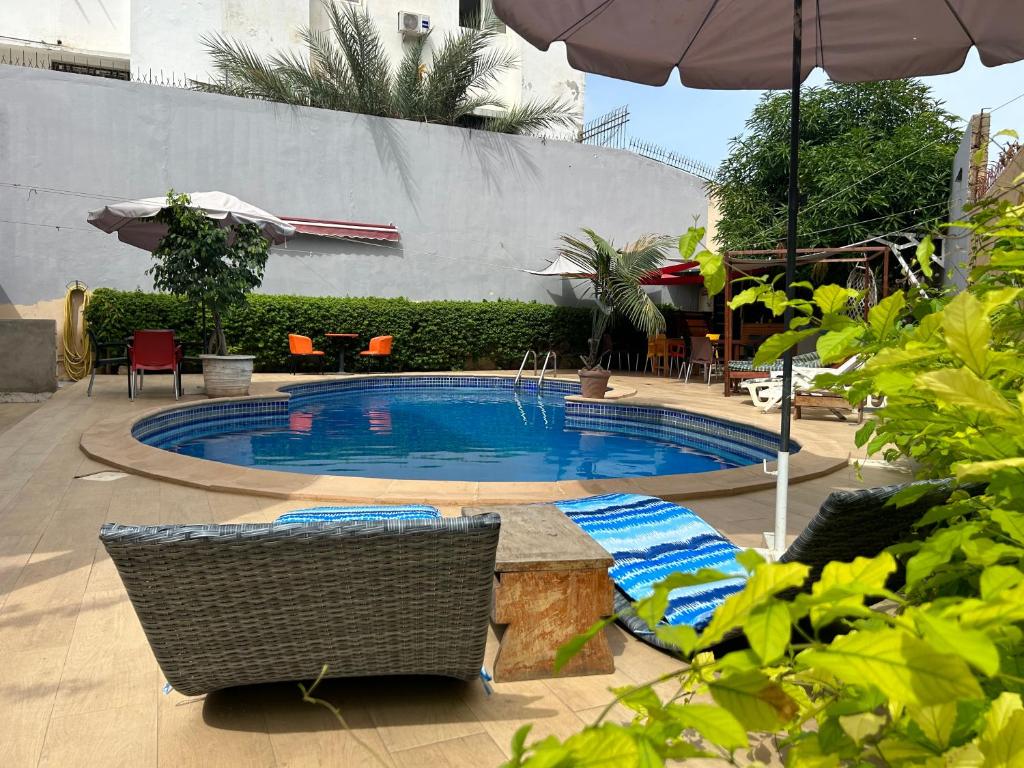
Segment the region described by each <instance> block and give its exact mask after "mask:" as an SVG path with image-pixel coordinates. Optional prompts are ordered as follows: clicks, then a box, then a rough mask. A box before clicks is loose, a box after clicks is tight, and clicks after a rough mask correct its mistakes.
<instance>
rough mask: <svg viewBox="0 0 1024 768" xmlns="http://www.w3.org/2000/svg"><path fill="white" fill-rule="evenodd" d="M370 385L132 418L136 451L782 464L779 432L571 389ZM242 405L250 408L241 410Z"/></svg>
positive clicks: (452, 463) (329, 462) (313, 387)
mask: <svg viewBox="0 0 1024 768" xmlns="http://www.w3.org/2000/svg"><path fill="white" fill-rule="evenodd" d="M511 384H512V381H511V379H507V378H499V377H469V376H467V377H454V376H450V377H423V376H417V377H398V376H396V377H372V378H367V379H348V380H337V379H333V380H329V381H326V382H323V383H316V384H302V385H295V386H291V387H284V388H282V391H283V392H286V393H287V394H288V395H290V398H288V399H284V398H282V399H281V400H278V401H273V400H272V401H269V402H268V401H261V402H244V401H243V402H237V403H231V404H226V405H222V406H217V405H215V404H213V403H210V404H203V405H198V406H194V407H192V408H185V409H177V410H176V411H172V412H169V413H164V414H160V415H158V416H156V417H153V418H151V419H144V420H142V421H140V422H138V423H137V424H136V425H135V428H134V429H133V434H134V435H135V437H136V438H137V439H139V440H141V441H142V442H144V443H146V444H148V445H152V446H155V447H158V448H162V449H164V450H168V451H172V452H175V453H178V454H183V455H186V456H191V457H195V458H201V459H208V460H212V461H218V462H222V463H226V464H234V465H239V466H245V467H255V468H259V469H274V470H282V471H287V472H299V473H305V474H315V475H337V476H357V477H371V478H391V479H402V480H462V481H481V482H488V481H490V482H495V481H497V482H501V481H518V482H529V481H534V482H554V481H557V480H568V479H578V480H590V479H604V478H617V477H649V476H655V475H677V474H688V473H693V472H707V471H711V470H717V469H728V468H732V467H738V466H744V465H748V464H754V463H760V462H761V460H762V459H765V458H772V457H773V456H774V449H773V446H774V445H775V442H774V441H775V438H774V436H773V435H772V434H771V433H769V432H765V431H764V430H758V429H755V428H751V427H743V426H740V425H737V424H733V423H731V422H727V421H722V420H717V419H711V418H708V417H706V416H698V415H696V414H689V413H687V412H685V411H678V410H673V409H662V408H645V407H635V406H622V405H618V404H600V403H591V402H571V401H570V402H567V401H566V400H565V396H566V394H574V393H577V392H578V391H579V385H578V384H574V383H570V382H561V381H558V382H553V383H546V384H545V390H546V391H545V392H543V394H538V392H537V391H536V388H535V387H534V386H533V384H532V383H530V384H527V385H526V386H524V387H523V388H522V389H519V390H514V389H513V388H512V386H511ZM246 406H248V407H246Z"/></svg>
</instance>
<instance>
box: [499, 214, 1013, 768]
mask: <svg viewBox="0 0 1024 768" xmlns="http://www.w3.org/2000/svg"><path fill="white" fill-rule="evenodd" d="M958 225H959V226H963V227H965V228H967V229H968V230H969V231H970V232H971V233H972V235H973V237H974V238H975V241H976V242H978V243H981V244H983V246H984V247H985V249H986V250H985V253H984V254H983V258H979V259H978V263H977V264H976V265H975V268H974V269H973V271H972V282H971V284H970V285H969V286H968V289H967V290H966V291H965V292H963V293H960V294H959V295H956V296H953V297H942V298H940V299H938V300H935V299H928V300H925V299H923V298H922V297H921V296H920V295H917V294H915V293H910V294H904V293H897V294H894V295H893V296H891V297H889V298H887V299H886V300H885V301H883V302H881V303H879V304H878V305H877V306H876V307H874V308H872V310H871V312H870V313H869V316H868V318H867V319H864V318H862V317H859V316H857V317H851V316H849V315H847V314H846V312H847V299H848V298H849V293H848V291H847V289H846V288H843V287H841V286H821V287H819V288H817V289H814V290H813V292H811V290H810V288H809V287H808V286H803V287H802V288H801V290H803V291H807V292H808V294H809V295H808V296H806V297H803V298H798V299H796V300H795V302H796V303H795V304H794V305H793V308H794V310H796V316H797V319H798V320H799V321H801V322H799V328H800V330H801V332H802V331H804V330H811V331H813V332H820V334H821V335H820V336H819V338H818V348H819V350H822V351H823V356H824V352H825V351H827V352H828V357H830V358H831V359H841V358H844V357H848V356H851V355H857V356H860V357H862V358H863V359H864V364H863V365H862V366H861V367H860V368H859V369H854V370H852V371H849V372H847V373H845V374H843V375H841V376H834V375H822V376H819V377H818V379H817V381H816V384H817V385H818V386H829V387H831V388H832V389H834V390H835V391H836V392H839V393H843V394H845V396H846V397H847V399H848V400H849V401H850V402H851V403H857V402H859V401H860V400H861V399H862V398H863V397H864V396H865V395H867V394H870V393H880V394H885V395H886V396H887V398H888V405H887V407H885V408H883V409H880V410H878V411H877V412H876V414H875V418H874V420H871V421H868V422H867V423H866V424H865V425H864V426H862V427H861V428H860V429H859V430H858V432H857V436H856V441H857V444H858V445H861V446H867V448H868V450H869V451H870V452H872V453H875V452H881V453H882V454H883V455H884V456H885V457H887V458H889V459H895V458H897V457H899V456H908V457H910V458H912V459H913V460H914V461H915V462H916V464H917V466H918V467H919V470H918V472H919V475H920V477H922V478H945V477H954V478H956V479H958V480H959V481H961V482H963V483H967V482H970V483H972V484H973V485H971V486H963V487H959V488H956V489H955V490H954V491H953V493H952V495H951V496H950V497H949V499H948V501H946V502H945V503H943V504H941V505H939V506H936V507H933V508H932V509H930V510H929V511H928V512H927V513H925V515H924V516H923V517H922V518H921V520H920V521H919V522H918V524H917V531H916V532H915V533H914V535H912V536H910V537H909V538H908V539H907V540H905V541H901V542H894V543H893V546H892V547H890V548H889V550H888V551H885V552H882V553H881V554H879V555H878V556H876V557H871V558H857V559H856V560H854V561H853V562H852V563H839V562H833V563H829V564H828V565H826V566H825V568H824V569H823V571H822V573H821V576H820V577H819V578H818V579H817V580H816V581H815V582H814V583H813V584H810V585H806V584H803V581H804V579H805V578H806V575H807V571H806V568H805V567H804V566H801V565H798V564H795V563H786V564H782V563H765V562H763V561H762V560H761V558H760V557H758V556H756V555H755V554H754V553H745V554H743V555H742V556H741V557H740V558H739V559H740V561H741V564H742V565H743V566H744V567H745V568H747V570H748V571H749V572H750V577H749V579H748V581H747V584H746V586H745V588H744V589H743V590H742V591H741V592H738V593H736V594H734V595H732V596H730V597H729V598H728V599H727V600H726V601H725V603H723V604H722V605H721V606H720V607H719V609H718V610H717V611H716V612H715V615H714V617H713V619H712V621H711V622H710V623H709V624H708V625H707V627H706V628H705V629H704V630H703V631H702V632H701V633H699V634H698V633H696V632H694V630H692V629H691V628H688V627H656V631H657V633H658V637H659V638H661V639H662V640H664V641H666V642H675V641H678V642H676V646H677V647H678V649H679V652H680V655H682V656H684V657H686V658H687V659H688V660H689V662H690V663H689V666H688V667H686V668H685V669H683V670H682V671H680V672H675V673H671V674H668V675H663V676H661V677H659V678H657V679H656V680H652V681H650V682H648V683H646V684H644V685H639V686H633V687H629V688H624V689H619V690H616V691H615V696H616V700H617V701H619V702H621V703H622V704H624V705H625V706H627V707H630V708H631V709H633V710H634V711H635V712H636V716H635V717H634V719H633V720H632V721H631V722H629V723H626V724H622V725H618V724H613V723H610V722H606V720H605V717H606V716H607V714H608V713H609V712H610V711H611V706H609V707H608V708H607V709H606V710H605V711H604V712H603V713H602V715H601V716H600V717H598V718H597V720H596V722H595V723H594V724H593V725H590V726H588V727H587V728H585V729H584V731H583V732H582V733H581V734H577V735H576V736H572V737H570V738H569V739H567V740H565V741H559V740H558V739H556V738H554V737H549V738H547V739H545V740H543V741H540V742H537V743H535V744H527V743H526V734H525V732H522V738H521V739H520V741H518V742H517V745H516V749H515V751H514V752H513V756H512V759H511V760H510V761H509V762H508V763H507V765H508V766H513V767H516V766H530V767H531V768H539V767H540V766H557V767H558V768H568V766H597V765H605V764H607V762H603V760H604V758H605V757H606V756H607V755H612V754H614V756H615V757H616V758H617V762H616V763H615V764H616V765H617V766H623V768H628V767H629V766H644V767H645V768H646V767H647V766H658V765H663V764H665V762H666V761H668V760H670V759H679V758H685V757H694V756H698V755H710V756H713V757H717V758H720V759H723V760H727V761H729V762H732V763H739V762H741V761H743V760H744V759H748V760H749V759H753V755H752V754H748V755H744V754H743V750H746V749H748V744H751V743H755V742H759V743H762V744H763V743H764V742H765V740H767V741H768V742H769V745H770V747H771V748H773V749H774V750H777V751H778V752H780V753H781V755H782V759H783V760H784V762H785V764H786V765H787V766H839V765H844V766H862V765H900V766H904V765H921V766H934V767H936V768H938V767H939V766H954V765H956V766H959V765H979V766H980V765H986V766H1017V765H1022V764H1024V736H1022V734H1024V705H1022V701H1021V693H1022V692H1024V394H1022V389H1024V204H1017V205H1013V204H1011V203H1008V202H1006V201H1001V202H986V203H984V204H981V205H979V206H977V207H976V208H975V209H974V210H972V211H971V212H970V219H969V221H967V222H962V223H958ZM925 251H927V248H926V249H925ZM714 268H715V267H714V265H712V266H711V267H710V269H714ZM754 287H755V288H756V289H757V290H756V291H755V292H754V293H753V294H749V295H748V297H747V299H745V300H751V301H759V302H761V303H765V304H768V303H773V305H774V303H775V302H777V301H778V299H777V297H775V295H774V288H773V286H772V285H771V284H770V283H768V281H766V280H762V281H755V286H754ZM737 298H739V297H737ZM783 301H785V300H784V299H783ZM773 311H774V308H773ZM792 333H793V331H792V328H791V329H790V330H789V331H787V332H786V333H783V334H780V335H779V336H777V337H775V339H776V340H775V341H774V342H773V343H772V344H771V345H770V348H771V355H769V356H776V355H780V354H782V353H783V352H784V351H785V349H786V348H788V347H789V346H790V345H791V344H792V343H794V341H795V337H794V336H792ZM922 493H923V491H922V490H921V489H920V488H919V487H911V488H909V489H907V490H906V491H904V492H901V493H900V494H898V495H897V497H896V498H895V499H894V500H893V503H895V504H907V503H910V502H913V501H916V500H918V499H919V498H920V497H921V494H922ZM901 574H903V575H905V580H904V581H902V582H900V583H902V584H903V586H902V587H901V588H900V589H899V591H898V592H893V591H891V590H890V589H889V585H890V581H891V579H892V578H893V577H894V576H899V575H901ZM716 577H719V578H720V577H721V574H713V573H702V574H694V575H689V576H682V575H680V574H675V575H673V576H670V577H669V578H668V579H666V580H665V581H663V582H662V583H661V584H659V585H657V586H656V587H655V589H654V591H653V594H652V595H651V596H650V597H648V598H647V599H645V600H643V601H641V602H640V603H638V604H637V605H636V610H637V613H638V615H640V616H641V617H642V618H643V619H644V620H645V621H647V622H648V623H649V624H651V625H656V624H657V622H658V621H659V620H660V619H661V617H662V615H663V614H664V611H665V608H666V606H667V605H668V601H669V595H670V593H671V591H672V590H673V589H677V588H678V587H680V586H684V585H688V584H693V583H702V582H706V581H714V580H715V579H716ZM796 588H799V591H797V590H796ZM794 593H795V594H794ZM879 600H885V601H886V602H885V603H883V604H875V603H877V602H878V601H879ZM872 604H875V605H872ZM739 630H742V632H743V633H744V634H745V636H746V639H747V641H748V642H749V645H750V647H749V648H748V649H744V650H734V651H731V652H728V653H723V652H721V650H720V647H719V646H717V645H716V644H717V643H719V641H721V640H722V639H723V638H725V637H728V636H730V635H731V634H734V633H736V632H737V631H739ZM715 651H718V654H717V655H716V653H715ZM669 683H671V684H672V685H673V687H671V688H670V687H669V685H668V684H669ZM654 685H657V689H656V691H655V689H654V687H653V686H654ZM709 702H710V703H709ZM748 734H749V735H748ZM602 745H603V746H605V747H607V751H606V750H605V749H603V748H602Z"/></svg>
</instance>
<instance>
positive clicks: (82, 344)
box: [61, 280, 93, 381]
mask: <svg viewBox="0 0 1024 768" xmlns="http://www.w3.org/2000/svg"><path fill="white" fill-rule="evenodd" d="M79 296H81V298H80V299H79V298H78V297H79ZM76 301H79V302H80V303H79V304H78V306H76ZM87 306H89V292H88V291H87V290H86V288H85V286H84V285H82V284H81V283H79V282H78V281H77V280H76V281H75V282H74V283H72V284H71V286H70V287H69V288H68V292H67V294H66V295H65V296H64V330H63V333H62V334H61V335H62V336H63V341H64V371H65V372H66V373H67V375H68V378H69V379H71V380H72V381H80V380H81V379H84V378H85V377H86V376H87V375H89V373H90V372H91V371H92V355H93V350H92V345H91V344H90V343H89V340H88V338H87V336H86V333H85V308H86V307H87ZM79 313H81V314H79ZM79 317H81V323H77V322H76V321H77V320H78V318H79Z"/></svg>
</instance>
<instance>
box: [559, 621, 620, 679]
mask: <svg viewBox="0 0 1024 768" xmlns="http://www.w3.org/2000/svg"><path fill="white" fill-rule="evenodd" d="M613 621H615V617H614V616H611V617H609V618H607V619H601V620H600V621H597V622H595V623H594V624H592V625H591V626H590V627H589V628H588V629H587V630H586V631H585V632H581V633H580V634H578V635H576V636H575V637H574V638H572V639H571V640H569V641H568V642H566V643H563V644H562V645H560V646H559V647H558V650H557V651H555V673H556V674H557V673H558V672H561V671H562V668H563V667H564V666H565V665H566V664H568V663H569V662H570V661H572V659H573V657H574V656H575V655H576V654H577V653H579V652H580V651H582V650H583V646H585V645H586V644H587V643H589V642H590V641H591V640H592V639H594V637H596V636H597V634H598V633H599V632H603V631H604V628H605V627H607V626H608V625H609V624H611V623H612V622H613Z"/></svg>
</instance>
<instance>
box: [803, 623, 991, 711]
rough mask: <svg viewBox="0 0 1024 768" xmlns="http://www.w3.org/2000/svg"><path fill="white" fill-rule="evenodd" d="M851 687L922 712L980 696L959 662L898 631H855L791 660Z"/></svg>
mask: <svg viewBox="0 0 1024 768" xmlns="http://www.w3.org/2000/svg"><path fill="white" fill-rule="evenodd" d="M797 659H798V661H800V662H801V663H803V664H805V665H807V666H809V667H813V668H815V669H819V670H825V671H827V672H831V673H832V674H833V675H835V676H836V677H838V678H839V679H840V680H842V681H844V682H846V683H849V684H851V685H873V686H874V687H876V688H877V689H878V690H880V691H881V692H882V693H883V694H885V695H886V696H887V697H888V698H889V700H890V701H891V702H892V703H894V704H915V705H918V706H928V705H931V704H942V703H945V702H947V701H956V700H957V699H977V698H982V697H983V696H984V694H983V693H982V690H981V688H980V686H979V685H978V681H977V680H976V679H975V678H974V675H972V674H971V671H970V670H969V669H968V668H967V664H966V663H965V662H964V660H963V659H961V658H959V657H957V656H952V655H949V654H943V653H938V652H937V651H935V650H934V649H933V648H932V647H931V646H930V645H928V644H927V643H925V642H924V641H922V640H919V639H917V638H916V637H914V636H913V635H911V634H909V633H907V632H905V631H902V630H898V629H889V628H885V629H877V630H858V631H855V632H851V633H850V634H848V635H844V636H842V637H838V638H836V639H835V640H833V641H832V643H831V645H829V646H827V647H825V648H822V649H810V650H807V651H804V652H803V653H801V654H800V655H799V656H798V657H797Z"/></svg>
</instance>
